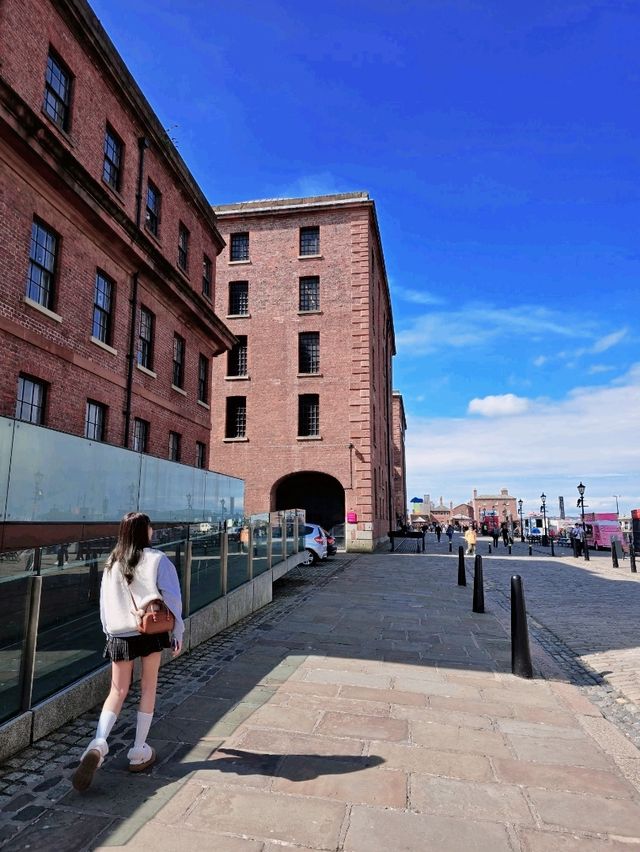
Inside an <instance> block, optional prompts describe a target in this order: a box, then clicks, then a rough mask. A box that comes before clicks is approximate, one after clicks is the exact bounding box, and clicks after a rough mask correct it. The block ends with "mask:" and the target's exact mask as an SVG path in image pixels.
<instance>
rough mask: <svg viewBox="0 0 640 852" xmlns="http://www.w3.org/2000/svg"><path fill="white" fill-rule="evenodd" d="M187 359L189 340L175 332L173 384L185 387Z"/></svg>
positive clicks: (177, 386) (181, 387)
mask: <svg viewBox="0 0 640 852" xmlns="http://www.w3.org/2000/svg"><path fill="white" fill-rule="evenodd" d="M186 360H187V342H186V340H185V339H184V337H182V335H180V334H178V333H177V332H174V334H173V361H172V370H171V384H172V385H173V386H174V387H176V388H180V389H181V390H183V389H184V374H185V364H186Z"/></svg>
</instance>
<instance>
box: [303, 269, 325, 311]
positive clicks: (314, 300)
mask: <svg viewBox="0 0 640 852" xmlns="http://www.w3.org/2000/svg"><path fill="white" fill-rule="evenodd" d="M311 281H314V282H315V295H312V294H311V293H310V289H309V284H308V282H311ZM305 303H310V304H311V305H312V306H311V307H305ZM319 310H320V276H319V275H301V276H300V277H299V279H298V312H299V313H301V314H311V313H317V312H318V311H319Z"/></svg>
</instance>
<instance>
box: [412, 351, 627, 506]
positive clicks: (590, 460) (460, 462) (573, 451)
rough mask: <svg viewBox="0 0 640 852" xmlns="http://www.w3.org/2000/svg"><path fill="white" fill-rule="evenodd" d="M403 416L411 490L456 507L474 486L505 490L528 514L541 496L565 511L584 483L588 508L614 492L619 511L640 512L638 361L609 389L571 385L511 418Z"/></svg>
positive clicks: (610, 501) (606, 500)
mask: <svg viewBox="0 0 640 852" xmlns="http://www.w3.org/2000/svg"><path fill="white" fill-rule="evenodd" d="M407 419H408V430H407V435H406V441H407V478H408V483H407V485H408V490H409V492H410V493H416V494H423V493H424V494H427V493H432V494H433V493H438V494H440V493H442V494H444V495H445V496H446V497H447V499H451V500H453V501H454V502H460V501H462V500H468V499H469V498H470V496H471V494H472V491H473V488H478V490H479V491H481V492H487V491H490V490H492V488H500V487H504V486H508V487H509V489H510V492H511V493H513V494H515V495H516V496H518V497H522V498H523V499H524V500H525V506H529V508H530V509H533V508H535V501H536V500H537V501H538V503H539V498H538V497H536V496H535V495H538V494H540V493H541V492H542V491H545V492H546V493H547V494H549V495H552V496H553V495H560V494H562V495H565V498H566V500H567V501H568V507H569V508H570V507H571V506H572V505H573V499H574V496H575V498H576V499H577V492H576V491H575V486H576V485H577V483H578V482H579V481H580V480H582V481H583V482H585V484H586V485H587V489H588V490H587V498H588V504H589V506H590V507H591V509H592V510H594V509H600V508H602V509H607V508H608V509H609V510H611V509H610V507H611V505H612V504H613V503H614V501H613V499H612V497H611V495H612V494H625V495H626V496H625V502H624V503H623V504H621V511H628V510H629V509H631V508H637V507H640V442H639V441H638V434H640V364H636V365H635V366H634V367H633V368H632V369H631V370H630V371H629V372H628V373H627V374H626V375H625V376H623V377H621V378H616V379H613V380H612V381H611V383H610V384H609V385H605V386H601V387H589V388H586V387H583V388H575V389H574V390H573V391H572V392H571V393H570V394H568V395H567V396H566V397H565V399H563V400H559V401H551V400H547V399H537V400H530V401H529V407H528V409H527V410H525V411H524V412H523V413H521V414H516V415H513V416H511V417H504V418H495V419H489V418H475V417H464V418H451V417H449V418H420V417H414V416H412V415H411V413H410V412H409V413H408V418H407ZM552 499H555V498H553V497H552Z"/></svg>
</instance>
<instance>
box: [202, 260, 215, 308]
mask: <svg viewBox="0 0 640 852" xmlns="http://www.w3.org/2000/svg"><path fill="white" fill-rule="evenodd" d="M212 280H213V264H212V263H211V259H210V258H209V257H207V255H206V254H205V255H203V256H202V295H203V296H206V297H207V299H210V298H211V283H212Z"/></svg>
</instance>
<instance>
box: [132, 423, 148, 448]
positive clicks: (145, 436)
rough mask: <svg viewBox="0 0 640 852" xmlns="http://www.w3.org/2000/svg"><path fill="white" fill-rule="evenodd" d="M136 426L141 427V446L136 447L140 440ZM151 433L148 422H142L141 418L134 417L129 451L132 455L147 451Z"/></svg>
mask: <svg viewBox="0 0 640 852" xmlns="http://www.w3.org/2000/svg"><path fill="white" fill-rule="evenodd" d="M138 426H142V446H139V445H138V442H139V440H140V437H141V435H140V433H139V431H138ZM150 432H151V424H150V423H149V421H148V420H144V419H143V418H142V417H135V418H134V420H133V441H132V446H131V449H132V450H133V451H134V453H146V452H148V449H149V433H150Z"/></svg>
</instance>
